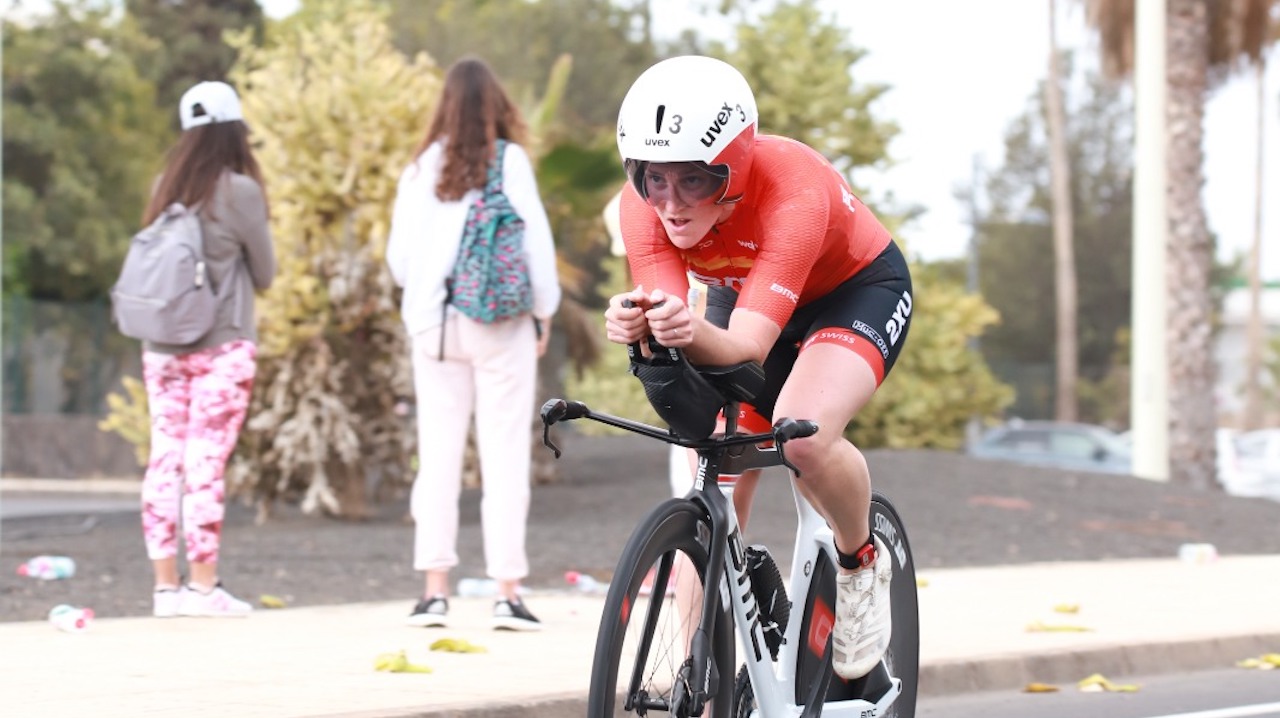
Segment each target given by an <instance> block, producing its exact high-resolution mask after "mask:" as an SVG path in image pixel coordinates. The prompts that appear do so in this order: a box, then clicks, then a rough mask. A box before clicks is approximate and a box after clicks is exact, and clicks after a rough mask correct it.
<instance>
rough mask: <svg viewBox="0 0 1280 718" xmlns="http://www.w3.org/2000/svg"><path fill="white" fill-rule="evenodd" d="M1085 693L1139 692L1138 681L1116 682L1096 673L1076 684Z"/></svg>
mask: <svg viewBox="0 0 1280 718" xmlns="http://www.w3.org/2000/svg"><path fill="white" fill-rule="evenodd" d="M1076 687H1078V688H1079V689H1080V690H1081V691H1084V692H1085V693H1103V692H1106V693H1137V692H1138V688H1139V686H1138V684H1136V683H1115V682H1112V681H1111V680H1109V679H1107V678H1106V677H1105V676H1103V675H1102V674H1101V673H1095V674H1093V675H1091V676H1089V677H1088V678H1085V679H1084V680H1082V681H1080V682H1079V683H1077V684H1076Z"/></svg>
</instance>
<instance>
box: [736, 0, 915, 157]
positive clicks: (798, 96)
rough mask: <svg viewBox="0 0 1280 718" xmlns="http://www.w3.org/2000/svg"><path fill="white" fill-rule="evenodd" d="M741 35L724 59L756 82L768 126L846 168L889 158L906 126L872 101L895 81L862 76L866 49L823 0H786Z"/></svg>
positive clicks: (763, 124) (764, 127)
mask: <svg viewBox="0 0 1280 718" xmlns="http://www.w3.org/2000/svg"><path fill="white" fill-rule="evenodd" d="M736 40H737V41H736V44H735V45H734V46H733V47H732V48H731V49H729V50H727V51H723V52H724V59H725V61H726V62H728V63H729V64H731V65H733V66H734V67H737V68H738V69H739V70H740V71H741V72H742V74H743V75H744V76H745V77H746V78H747V81H748V82H749V83H750V84H751V87H752V89H753V90H755V95H756V105H757V106H758V107H759V111H760V131H761V132H764V133H768V134H775V135H783V136H786V137H791V138H793V139H796V140H799V141H801V142H803V143H805V144H807V145H809V146H810V147H813V148H814V149H816V150H818V151H819V152H821V153H822V154H823V155H824V156H825V157H826V158H827V159H828V160H831V162H832V163H833V164H834V165H835V166H836V168H837V169H839V170H841V171H842V172H846V173H847V172H848V171H849V170H850V169H852V168H854V167H866V166H875V165H884V164H887V162H888V146H889V141H890V140H891V139H892V138H893V136H894V135H896V134H898V126H897V124H896V123H894V122H891V121H887V120H882V119H879V118H877V117H876V116H875V115H874V114H873V113H872V111H871V106H872V104H873V103H874V102H875V101H876V100H877V99H878V98H879V97H880V96H881V95H883V94H884V93H885V92H886V91H887V90H888V87H887V86H885V85H882V84H870V83H858V82H856V81H855V80H856V72H854V71H853V70H854V69H855V68H856V65H857V63H858V61H859V60H861V59H862V58H863V57H864V56H866V51H865V50H862V49H860V48H857V47H854V46H852V45H851V44H849V41H848V39H847V34H846V33H845V31H844V30H843V29H841V28H840V27H839V26H837V25H836V24H835V21H834V19H833V18H831V17H824V16H823V15H822V13H821V12H820V11H819V10H818V7H817V0H798V1H797V2H779V3H777V5H776V6H775V7H774V9H773V10H772V11H771V12H769V13H767V14H766V15H764V16H763V17H761V18H760V19H759V21H758V23H743V24H740V25H738V27H737V32H736Z"/></svg>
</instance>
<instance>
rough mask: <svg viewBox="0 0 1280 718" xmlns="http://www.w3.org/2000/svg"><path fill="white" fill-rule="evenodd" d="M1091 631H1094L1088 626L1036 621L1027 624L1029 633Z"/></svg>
mask: <svg viewBox="0 0 1280 718" xmlns="http://www.w3.org/2000/svg"><path fill="white" fill-rule="evenodd" d="M1091 631H1093V629H1092V628H1089V627H1088V626H1076V625H1071V624H1067V623H1045V622H1044V621H1035V622H1033V623H1029V624H1027V633H1089V632H1091Z"/></svg>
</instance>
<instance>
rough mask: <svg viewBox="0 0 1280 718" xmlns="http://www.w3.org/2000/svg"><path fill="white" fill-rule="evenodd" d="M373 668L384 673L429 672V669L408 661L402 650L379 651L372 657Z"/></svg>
mask: <svg viewBox="0 0 1280 718" xmlns="http://www.w3.org/2000/svg"><path fill="white" fill-rule="evenodd" d="M373 670H375V671H384V672H386V673H430V672H431V669H430V668H428V667H427V666H423V665H419V664H417V663H410V662H409V657H408V656H407V655H405V652H404V651H403V650H401V651H393V652H390V653H379V654H378V655H377V656H376V657H375V658H374V659H373Z"/></svg>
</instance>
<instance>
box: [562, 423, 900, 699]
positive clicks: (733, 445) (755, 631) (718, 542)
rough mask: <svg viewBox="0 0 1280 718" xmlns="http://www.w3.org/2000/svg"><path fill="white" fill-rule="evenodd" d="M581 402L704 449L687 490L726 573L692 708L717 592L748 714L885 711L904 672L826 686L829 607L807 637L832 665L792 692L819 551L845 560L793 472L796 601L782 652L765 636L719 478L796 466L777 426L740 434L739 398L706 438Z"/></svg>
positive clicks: (709, 598)
mask: <svg viewBox="0 0 1280 718" xmlns="http://www.w3.org/2000/svg"><path fill="white" fill-rule="evenodd" d="M575 404H576V403H575ZM577 407H578V408H577V409H571V410H570V413H569V415H567V416H563V417H562V418H565V419H572V418H590V419H593V420H595V421H599V422H601V423H604V424H608V425H610V426H615V427H618V428H621V429H626V430H628V431H631V432H634V433H637V434H642V435H645V436H649V437H651V438H654V439H658V440H661V441H665V442H667V443H669V444H675V445H677V446H682V447H685V448H689V449H694V450H695V451H696V452H697V454H698V465H697V468H696V470H695V472H694V477H693V488H692V489H691V490H690V491H689V492H688V493H687V494H686V495H685V496H684V499H685V500H687V501H692V502H693V503H695V504H697V505H698V506H700V507H701V508H702V509H703V510H704V511H705V512H706V515H707V517H708V520H709V523H710V526H711V540H710V542H709V546H708V560H707V575H708V576H720V580H719V590H718V591H709V590H708V591H704V592H703V605H702V614H701V615H702V618H700V619H699V625H698V629H697V630H696V631H695V633H694V635H693V636H692V638H691V640H690V657H691V660H692V662H693V663H692V670H691V671H690V675H692V676H702V677H703V678H702V680H701V685H700V686H695V687H694V688H693V694H694V696H693V699H694V700H693V713H694V714H701V712H702V709H703V706H704V704H705V701H706V700H707V699H708V698H709V697H708V696H707V688H708V683H709V681H710V675H711V670H710V655H711V647H712V645H713V644H712V638H713V637H712V634H711V630H712V627H710V626H708V625H707V623H706V617H707V616H714V615H716V613H717V606H716V602H717V601H720V602H721V605H722V606H730V607H731V608H732V611H733V619H734V629H735V633H736V635H737V639H738V648H739V649H740V650H741V651H742V652H743V653H744V658H745V661H744V662H745V665H746V669H747V673H748V675H749V676H750V678H751V687H752V690H753V692H754V693H755V700H756V704H757V706H758V707H757V709H756V710H755V711H753V713H752V714H751V715H752V716H753V718H788V717H792V718H794V717H800V718H806V717H809V716H819V715H823V716H830V717H832V718H874V717H875V716H880V715H884V714H885V712H886V711H887V710H888V709H889V707H890V706H892V705H893V702H894V700H895V699H896V698H897V697H898V695H900V694H901V693H902V681H901V679H899V678H896V677H891V685H890V687H889V688H888V690H886V691H885V692H884V694H883V695H882V696H881V697H880V698H879V699H878V700H877V701H876V702H875V703H872V702H870V701H867V700H864V699H852V700H843V701H835V702H830V703H827V702H826V697H827V689H828V686H829V685H830V680H831V671H830V660H831V650H832V649H831V640H830V635H831V631H832V629H833V628H834V614H832V615H831V617H830V618H831V621H830V622H829V623H827V624H826V625H820V626H815V627H811V629H810V631H809V633H810V637H812V639H813V640H817V641H818V642H819V643H820V645H822V646H823V647H824V648H823V653H822V655H823V656H824V659H823V661H824V665H825V666H826V670H825V675H824V677H823V678H822V679H819V680H817V681H815V683H814V685H813V686H812V688H811V690H810V695H808V696H807V697H806V699H805V701H804V702H803V705H802V704H799V703H797V702H796V701H795V699H794V696H795V695H796V681H797V680H798V676H797V675H796V673H797V667H798V666H799V660H800V655H799V651H800V650H801V648H802V646H804V645H805V644H804V641H806V640H809V639H810V637H806V636H802V635H801V632H802V630H803V625H804V623H805V621H804V614H805V611H806V607H807V605H808V603H809V600H808V597H809V593H810V586H811V582H812V577H813V576H814V574H815V573H816V571H817V567H818V566H819V564H820V562H821V561H824V560H825V561H829V562H830V565H831V566H833V567H834V566H836V565H838V564H837V562H836V552H835V536H834V534H833V532H832V531H831V529H830V527H828V526H827V524H826V521H825V520H824V519H823V518H822V517H821V515H819V514H818V512H817V511H816V510H815V509H814V508H813V506H812V505H810V504H809V502H808V500H807V499H805V498H804V496H803V495H802V494H801V493H800V492H799V490H798V489H797V488H796V486H795V482H794V481H792V488H791V491H792V496H793V498H794V500H795V505H796V514H797V526H796V537H795V543H794V549H793V553H792V559H791V570H790V577H789V580H788V582H787V583H788V585H787V590H788V595H789V597H790V599H791V610H790V614H789V617H788V621H787V629H786V632H785V633H784V634H783V639H784V640H783V643H782V645H781V646H780V647H779V651H778V658H777V661H776V662H775V661H774V659H773V657H772V656H771V655H770V653H769V649H768V647H767V645H766V644H765V637H764V627H763V626H762V624H761V621H760V606H759V605H758V604H757V602H756V598H755V593H754V592H753V590H752V585H751V576H750V573H749V571H748V567H747V563H746V546H745V545H744V542H743V538H742V531H741V527H740V526H739V525H738V517H737V513H736V511H735V510H734V507H733V501H732V499H733V482H732V481H723V482H722V481H721V480H720V477H721V476H722V475H737V474H741V473H743V472H744V471H747V470H749V469H763V468H769V467H774V466H787V467H788V468H789V469H791V470H792V471H793V472H794V471H795V467H794V466H792V465H790V464H789V463H788V462H787V461H786V457H785V454H784V450H783V449H782V448H781V447H782V446H783V445H784V444H785V441H786V438H785V437H782V436H779V432H778V430H777V429H776V428H775V431H774V432H772V433H765V434H744V435H735V434H734V432H735V430H736V428H737V427H736V424H737V421H736V418H737V416H738V411H737V409H738V406H737V403H736V402H731V403H730V404H728V405H726V407H725V412H724V415H725V416H726V417H729V419H728V421H727V423H726V426H725V431H724V434H723V435H718V436H713V437H711V438H709V439H703V440H699V441H691V440H684V439H681V438H679V437H678V436H676V435H674V434H672V433H671V432H668V431H666V430H664V429H659V428H658V427H655V426H650V425H648V424H643V423H640V422H636V421H631V420H629V419H623V418H621V417H616V416H611V415H608V414H601V413H596V412H593V411H591V410H590V409H588V408H586V407H585V405H581V404H577ZM544 414H545V409H544ZM555 420H559V419H555ZM555 420H553V422H554V421H555ZM544 423H545V419H544ZM548 426H549V424H548ZM768 442H772V444H771V445H770V446H767V447H761V444H764V443H768ZM544 443H546V444H547V445H548V446H549V447H550V448H551V449H552V450H553V451H555V452H556V455H557V456H559V449H557V448H556V447H555V446H554V445H552V444H551V443H550V441H549V440H548V439H547V438H546V436H545V434H544ZM833 608H834V607H833ZM731 675H732V674H731V673H730V668H729V667H724V666H722V667H720V680H722V681H724V680H732V678H731Z"/></svg>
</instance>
